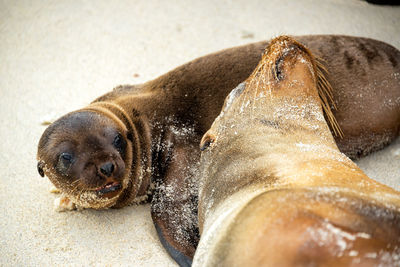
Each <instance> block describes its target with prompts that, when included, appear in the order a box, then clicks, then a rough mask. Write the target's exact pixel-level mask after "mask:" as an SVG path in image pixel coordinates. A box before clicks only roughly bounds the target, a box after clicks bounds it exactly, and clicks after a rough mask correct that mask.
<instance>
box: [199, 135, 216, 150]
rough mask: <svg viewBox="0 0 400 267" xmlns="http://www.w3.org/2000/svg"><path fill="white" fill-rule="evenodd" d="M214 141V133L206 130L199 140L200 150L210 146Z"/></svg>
mask: <svg viewBox="0 0 400 267" xmlns="http://www.w3.org/2000/svg"><path fill="white" fill-rule="evenodd" d="M214 141H215V135H214V134H212V133H210V132H209V131H208V132H206V133H205V135H204V136H203V138H201V141H200V150H201V151H204V150H206V149H207V148H209V147H210V145H211V144H212V143H214Z"/></svg>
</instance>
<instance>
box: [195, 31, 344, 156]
mask: <svg viewBox="0 0 400 267" xmlns="http://www.w3.org/2000/svg"><path fill="white" fill-rule="evenodd" d="M326 73H327V71H326V69H325V67H324V65H323V62H322V61H321V60H320V59H319V58H316V57H314V56H313V54H312V53H311V52H310V51H309V50H308V49H307V48H306V47H305V46H303V45H302V44H300V43H299V42H297V41H296V40H294V39H293V38H292V37H289V36H280V37H277V38H275V39H273V40H272V41H271V43H270V44H269V46H268V47H267V48H266V50H265V51H264V54H263V56H262V59H261V61H260V62H259V64H258V66H257V67H256V68H255V70H254V71H253V73H252V74H251V75H250V76H249V77H248V78H247V79H246V81H244V82H243V83H241V84H239V85H238V86H237V87H236V88H235V89H233V90H232V91H231V92H230V94H229V95H228V96H227V97H226V99H225V102H224V105H223V108H222V111H221V113H220V114H219V116H218V117H217V118H216V119H215V120H214V122H213V124H212V126H211V128H210V129H209V130H208V131H207V132H206V134H205V135H204V136H203V138H202V141H201V143H200V149H201V150H202V151H203V150H205V149H206V148H208V147H210V146H212V144H213V143H215V142H216V140H217V139H218V137H219V136H221V135H224V134H228V135H229V134H231V133H232V132H233V131H230V130H228V131H226V129H231V128H233V127H232V124H235V123H234V122H235V121H237V122H238V123H242V124H243V123H244V124H245V125H246V127H248V126H249V125H251V124H254V123H256V124H259V123H260V122H261V123H264V124H271V125H275V126H277V125H276V124H277V123H279V122H278V121H277V120H265V117H266V116H264V115H266V114H270V113H272V112H274V111H277V110H278V109H282V111H284V110H285V108H287V107H285V106H284V105H286V106H287V105H293V106H298V107H299V108H300V109H301V108H303V107H305V106H306V105H309V104H315V106H316V107H317V110H316V112H319V111H320V110H322V111H323V114H324V116H325V118H326V121H327V123H328V125H329V127H331V129H332V132H333V133H334V134H335V135H337V136H342V134H343V133H342V131H341V129H340V127H339V125H338V123H337V121H336V119H335V117H334V116H333V113H332V110H331V108H336V106H335V103H334V102H333V95H332V88H331V85H330V84H329V82H328V81H327V79H326V77H325V75H326ZM287 111H290V112H293V110H287ZM280 114H281V115H282V114H283V113H282V112H281V113H280ZM321 114H322V112H321ZM267 117H268V116H267ZM238 123H236V124H235V125H238ZM253 126H254V125H253ZM236 128H237V127H236ZM221 133H223V134H221ZM236 135H237V134H236ZM229 139H232V138H229Z"/></svg>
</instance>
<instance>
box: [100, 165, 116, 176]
mask: <svg viewBox="0 0 400 267" xmlns="http://www.w3.org/2000/svg"><path fill="white" fill-rule="evenodd" d="M100 171H101V173H102V174H104V175H105V176H107V177H110V176H111V174H112V173H113V171H114V164H112V163H111V162H107V163H106V164H103V165H102V166H101V167H100Z"/></svg>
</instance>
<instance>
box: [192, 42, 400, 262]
mask: <svg viewBox="0 0 400 267" xmlns="http://www.w3.org/2000/svg"><path fill="white" fill-rule="evenodd" d="M277 74H278V75H277ZM318 75H320V74H319V73H318V68H317V63H316V61H315V58H314V56H313V55H312V54H311V52H310V51H309V50H308V49H306V48H305V47H304V46H303V45H301V44H300V43H298V42H297V41H295V40H294V39H292V38H290V37H287V36H281V37H278V38H276V39H274V40H273V41H271V44H270V45H269V47H268V48H267V50H266V55H264V56H263V58H262V60H261V62H260V64H259V65H258V67H257V68H256V69H255V71H254V72H253V74H252V75H251V76H250V77H249V78H248V79H247V80H246V82H245V85H240V86H239V87H237V88H236V89H234V90H233V91H232V92H231V94H230V95H229V96H228V97H227V100H226V101H225V107H224V108H223V110H222V112H221V114H220V115H219V116H218V117H217V119H216V120H215V121H214V123H213V125H212V126H211V128H210V130H209V131H208V132H207V133H206V134H205V135H204V137H203V139H202V142H201V146H202V148H203V150H205V151H204V152H202V156H201V165H200V172H201V174H200V177H199V179H200V189H199V190H200V191H199V227H200V233H201V239H200V243H199V246H198V248H197V251H196V254H195V257H194V262H193V266H196V267H197V266H353V265H359V266H377V265H385V266H396V265H398V264H400V192H398V191H396V190H394V189H392V188H389V187H387V186H385V185H382V184H380V183H378V182H376V181H374V180H372V179H370V178H368V177H367V176H366V175H365V174H364V173H363V172H362V171H361V170H360V169H359V168H358V167H357V166H356V165H355V164H354V163H353V162H352V161H351V160H350V159H349V158H347V157H346V156H345V155H343V154H342V153H340V151H339V150H338V148H337V146H336V144H335V140H334V138H333V136H332V134H331V132H330V130H329V128H328V125H327V123H326V121H325V119H324V117H323V105H324V103H325V99H324V98H323V97H321V94H320V93H319V90H321V89H320V88H319V87H318V79H319V78H318ZM266 122H267V123H266Z"/></svg>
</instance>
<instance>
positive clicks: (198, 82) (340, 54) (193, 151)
mask: <svg viewBox="0 0 400 267" xmlns="http://www.w3.org/2000/svg"><path fill="white" fill-rule="evenodd" d="M298 38H299V40H300V41H301V42H302V43H304V44H306V45H307V46H309V47H310V49H311V50H312V51H315V54H317V55H318V56H320V57H321V58H322V59H324V60H325V64H326V68H327V70H328V71H329V73H330V76H329V77H328V80H329V81H330V82H331V84H332V85H333V87H334V92H333V94H334V101H335V103H336V106H337V108H338V109H337V110H334V113H335V114H336V116H337V118H338V121H339V124H340V126H341V128H342V130H343V132H344V137H343V139H340V138H337V142H338V144H339V147H340V148H341V149H342V150H343V151H344V152H346V153H347V154H348V155H349V156H352V157H357V156H362V155H364V154H367V153H369V152H371V151H373V150H376V149H379V148H381V147H383V146H384V145H386V144H387V143H389V142H390V141H391V140H393V139H394V138H395V136H397V134H398V130H399V125H398V123H397V122H398V121H399V118H400V82H399V79H398V78H399V77H398V76H391V74H392V73H398V72H399V70H400V65H399V64H398V62H400V53H399V51H397V50H396V49H395V48H393V47H391V46H390V45H388V44H385V43H382V42H379V41H375V40H371V39H367V38H357V37H346V36H323V35H321V36H300V37H298ZM266 45H267V42H259V43H254V44H249V45H245V46H241V47H236V48H231V49H226V50H223V51H220V52H217V53H214V54H211V55H208V56H204V57H201V58H198V59H196V60H194V61H191V62H189V63H187V64H185V65H183V66H180V67H178V68H176V69H174V70H172V71H170V72H168V73H166V74H165V75H162V76H160V77H159V78H156V79H154V80H152V81H149V82H146V83H144V84H140V85H133V86H131V85H126V86H119V87H117V88H115V89H114V90H113V91H112V92H110V93H108V94H105V95H103V96H101V97H99V98H98V99H96V100H95V101H94V102H93V103H92V104H90V105H89V106H87V107H85V108H83V109H81V110H79V111H75V112H71V113H69V114H67V115H66V116H63V117H62V118H60V119H59V120H57V121H56V122H54V123H53V124H52V125H50V126H49V127H48V128H47V129H46V131H45V132H44V133H43V135H42V137H41V140H40V142H39V147H38V161H39V163H38V170H39V173H40V174H41V175H44V174H46V175H47V176H48V177H49V178H50V180H51V181H52V182H53V183H54V184H55V185H56V187H58V188H59V189H60V191H61V192H62V193H63V197H62V201H61V204H62V205H63V204H65V203H67V204H68V207H72V208H73V207H74V205H72V206H71V205H70V204H71V201H72V202H73V204H76V206H78V207H89V208H108V207H123V206H126V205H128V204H130V203H133V202H141V201H144V200H145V199H146V198H147V195H148V194H149V193H150V191H151V190H152V189H153V186H151V185H152V184H154V186H155V190H154V193H153V195H152V198H153V200H152V216H153V220H154V221H155V224H156V226H157V230H158V232H159V235H160V237H161V238H162V240H164V245H165V246H167V249H169V251H170V253H171V254H172V253H180V254H183V255H184V257H185V259H187V258H191V257H192V255H193V253H194V250H195V247H196V244H197V241H198V235H197V181H196V177H197V176H196V175H197V174H196V173H197V166H198V163H199V158H200V151H199V150H198V143H199V141H200V139H201V136H202V135H203V134H204V132H205V131H206V130H207V129H208V128H209V127H210V125H211V124H212V122H213V120H214V119H215V117H216V116H217V115H218V113H219V111H220V109H221V106H222V105H223V102H224V99H225V96H226V95H227V94H228V93H229V92H230V91H231V90H232V88H234V87H235V86H236V85H237V84H239V83H240V82H242V81H243V80H245V79H246V78H247V77H248V76H249V75H250V73H251V72H252V70H253V69H254V68H255V67H256V65H257V63H258V62H259V60H260V57H261V54H262V52H263V50H264V48H265V46H266ZM346 63H347V65H346ZM360 73H361V74H360ZM361 93H362V96H360V94H361ZM387 103H390V105H388V104H387ZM371 105H372V107H373V108H371ZM372 109H374V111H373V112H371V110H372ZM89 115H90V116H89ZM88 116H89V117H93V118H97V119H96V120H94V121H92V122H91V123H90V126H89V124H88V125H87V126H86V127H85V125H86V122H87V119H86V117H88ZM96 121H97V122H98V125H96ZM106 128H110V130H109V131H108V132H107V131H104V129H106ZM117 136H119V137H117ZM113 138H114V139H113ZM116 140H117V142H116ZM118 140H119V141H118ZM115 142H116V143H118V142H121V143H123V144H124V153H122V152H121V151H119V150H121V149H120V148H118V147H116V145H115V144H114V143H115ZM92 148H95V149H92ZM67 150H68V151H67ZM129 151H130V152H129ZM63 153H67V154H63ZM107 155H111V156H109V157H108V156H107ZM122 162H123V163H124V164H123V165H124V166H125V171H124V173H123V175H121V173H119V174H117V171H120V170H121V169H123V168H122ZM60 166H61V167H60ZM88 169H90V170H89V171H88ZM111 170H112V171H111ZM171 192H180V193H179V194H170V193H171ZM82 196H85V197H82ZM178 196H179V197H178ZM66 206H67V205H66ZM188 211H190V212H188ZM182 214H185V216H182ZM168 246H169V248H168ZM188 261H190V259H189V260H188Z"/></svg>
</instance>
